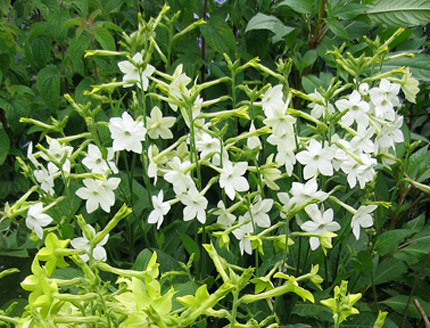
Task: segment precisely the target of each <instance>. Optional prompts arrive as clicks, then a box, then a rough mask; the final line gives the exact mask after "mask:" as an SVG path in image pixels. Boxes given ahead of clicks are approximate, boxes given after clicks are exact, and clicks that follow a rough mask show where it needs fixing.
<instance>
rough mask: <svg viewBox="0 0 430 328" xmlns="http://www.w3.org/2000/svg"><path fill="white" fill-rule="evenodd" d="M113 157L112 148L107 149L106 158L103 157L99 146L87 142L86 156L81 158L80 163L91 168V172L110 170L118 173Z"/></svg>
mask: <svg viewBox="0 0 430 328" xmlns="http://www.w3.org/2000/svg"><path fill="white" fill-rule="evenodd" d="M113 158H114V151H113V149H112V148H108V149H107V158H106V159H104V158H103V155H102V152H101V151H100V149H99V147H97V146H96V145H94V144H89V145H88V150H87V156H86V157H85V158H84V159H83V160H82V164H84V165H85V166H86V167H87V168H88V169H89V170H91V172H92V173H100V174H105V173H106V172H107V171H109V170H112V172H114V173H118V169H117V167H116V165H115V162H114V161H113Z"/></svg>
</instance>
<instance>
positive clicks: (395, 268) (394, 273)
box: [373, 258, 408, 285]
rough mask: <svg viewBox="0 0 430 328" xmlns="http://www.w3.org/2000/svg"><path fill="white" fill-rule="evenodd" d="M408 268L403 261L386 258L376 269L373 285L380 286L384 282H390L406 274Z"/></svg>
mask: <svg viewBox="0 0 430 328" xmlns="http://www.w3.org/2000/svg"><path fill="white" fill-rule="evenodd" d="M407 269H408V267H407V266H406V264H405V263H404V262H403V261H400V260H397V259H395V258H388V259H386V260H384V261H382V262H381V263H379V264H378V266H377V267H376V273H375V274H374V276H373V283H374V284H375V285H379V284H382V283H384V282H389V281H392V280H393V279H395V278H398V277H400V276H401V275H402V274H403V273H405V272H406V270H407Z"/></svg>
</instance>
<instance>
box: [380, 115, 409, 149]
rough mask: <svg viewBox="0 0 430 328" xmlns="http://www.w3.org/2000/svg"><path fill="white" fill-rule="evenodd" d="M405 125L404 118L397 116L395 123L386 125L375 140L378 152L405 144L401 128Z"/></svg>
mask: <svg viewBox="0 0 430 328" xmlns="http://www.w3.org/2000/svg"><path fill="white" fill-rule="evenodd" d="M402 125H403V116H397V117H396V118H395V119H394V121H393V122H387V123H386V124H384V125H383V126H382V128H381V130H380V132H379V133H378V135H377V136H376V138H375V148H376V152H377V151H379V149H380V148H381V149H387V148H390V147H393V148H394V147H395V145H396V143H398V142H403V141H404V137H403V132H402V130H401V127H402Z"/></svg>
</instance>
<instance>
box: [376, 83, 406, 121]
mask: <svg viewBox="0 0 430 328" xmlns="http://www.w3.org/2000/svg"><path fill="white" fill-rule="evenodd" d="M399 91H400V84H397V83H391V82H390V81H388V80H387V79H382V80H381V82H380V83H379V87H378V88H372V89H370V90H369V94H370V100H371V101H372V103H373V104H374V106H375V108H374V111H375V115H376V116H377V117H379V118H383V119H385V120H388V121H393V120H394V117H395V112H394V107H398V106H399V105H400V101H399V98H398V97H397V94H398V93H399Z"/></svg>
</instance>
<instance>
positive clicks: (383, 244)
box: [375, 229, 413, 256]
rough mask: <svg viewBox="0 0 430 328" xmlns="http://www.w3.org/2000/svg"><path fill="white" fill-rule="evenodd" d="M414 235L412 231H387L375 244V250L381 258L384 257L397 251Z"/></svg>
mask: <svg viewBox="0 0 430 328" xmlns="http://www.w3.org/2000/svg"><path fill="white" fill-rule="evenodd" d="M412 233H413V230H410V229H396V230H390V231H385V232H383V233H382V234H380V235H379V237H378V239H377V240H376V243H375V249H376V251H377V252H378V253H379V255H380V256H384V255H386V254H388V253H389V252H391V251H394V250H395V249H397V246H399V245H400V244H401V243H402V242H403V241H404V240H405V239H406V237H407V236H409V235H410V234H412Z"/></svg>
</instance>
